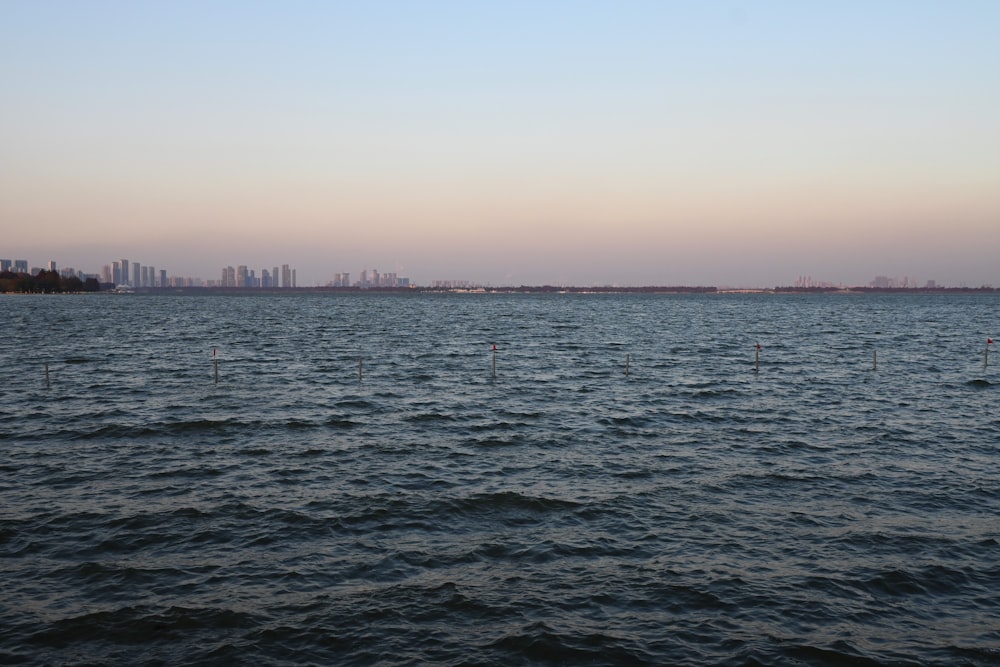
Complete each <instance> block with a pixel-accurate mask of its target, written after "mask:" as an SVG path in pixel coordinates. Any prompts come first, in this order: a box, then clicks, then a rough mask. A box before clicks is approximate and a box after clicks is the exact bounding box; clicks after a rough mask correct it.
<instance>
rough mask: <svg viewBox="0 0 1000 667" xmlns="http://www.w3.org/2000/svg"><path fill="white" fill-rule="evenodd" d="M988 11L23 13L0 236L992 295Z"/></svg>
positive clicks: (126, 250)
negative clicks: (875, 283) (890, 283)
mask: <svg viewBox="0 0 1000 667" xmlns="http://www.w3.org/2000/svg"><path fill="white" fill-rule="evenodd" d="M998 25H1000V4H997V3H994V2H987V1H985V0H964V1H963V0H960V1H959V2H955V3H946V4H942V3H923V2H916V3H915V2H904V1H902V0H884V1H882V2H877V3H859V2H844V3H832V4H831V3H827V4H802V3H795V2H787V1H778V0H773V1H765V2H755V3H750V2H741V1H740V0H719V1H717V2H707V3H687V2H677V3H660V2H646V1H638V0H637V1H635V2H627V3H623V4H621V3H617V4H612V3H599V2H582V3H578V2H573V3H570V2H562V1H555V0H554V1H553V2H545V3H525V2H517V1H515V2H512V3H505V4H504V5H503V6H502V7H501V6H488V5H481V4H478V3H453V2H443V1H432V2H428V3H419V4H416V5H405V4H384V3H378V2H376V3H361V4H358V3H314V2H309V1H306V2H303V3H296V4H295V5H293V6H284V5H281V6H279V5H269V4H250V5H247V4H245V3H233V2H227V1H223V2H218V3H210V4H208V5H205V4H202V3H190V2H180V3H170V4H164V5H160V4H155V3H154V4H135V3H123V2H117V1H110V0H98V1H97V2H93V3H87V4H86V5H77V4H73V3H66V2H58V1H55V0H40V1H39V2H32V3H14V4H12V5H11V6H9V7H7V8H6V12H5V19H4V21H3V24H2V25H0V49H2V55H3V57H2V58H0V85H3V88H4V90H5V99H6V100H7V104H5V105H3V106H2V108H0V144H2V145H3V146H4V151H3V155H2V156H0V226H2V229H3V235H2V237H0V244H2V246H3V249H2V251H3V252H4V253H5V254H10V255H16V256H18V257H55V258H57V259H58V260H59V261H60V262H61V263H63V264H66V265H71V266H75V267H94V269H92V270H95V271H97V270H99V267H100V266H102V265H103V264H105V263H106V262H107V261H108V260H107V258H108V257H131V256H136V257H139V256H141V257H146V258H148V261H149V263H150V265H152V266H156V267H169V269H170V272H171V273H172V274H174V275H178V276H184V275H187V276H201V277H202V278H204V279H218V277H217V272H218V267H219V266H225V265H227V263H228V262H227V260H226V259H225V258H240V259H239V263H240V264H245V265H247V266H253V267H255V268H256V269H258V270H259V269H261V268H263V267H268V268H269V269H270V268H272V267H273V265H274V264H273V259H272V258H274V257H280V258H284V260H283V261H284V262H288V263H290V264H293V265H295V266H296V267H297V268H298V275H297V282H298V284H300V285H304V286H309V285H316V284H325V283H326V282H327V281H329V280H331V279H332V274H333V273H336V272H340V271H344V270H347V269H348V268H349V269H350V270H351V271H354V272H357V271H359V270H360V269H361V268H362V266H363V264H365V263H367V265H368V267H372V266H379V267H383V269H382V270H384V271H385V272H387V273H389V272H392V273H396V274H398V275H400V276H402V275H406V276H410V277H411V279H412V281H413V282H414V283H415V284H430V283H432V282H433V281H435V280H470V281H476V282H481V283H485V284H494V285H518V284H526V285H544V284H553V285H583V286H585V285H611V284H615V285H623V286H628V285H699V284H716V285H732V286H749V287H753V286H768V285H779V284H783V283H789V282H791V281H794V280H795V277H796V276H800V275H814V276H824V278H823V280H830V281H835V282H841V283H843V284H848V285H851V284H853V285H861V284H865V283H867V282H868V281H870V280H872V277H873V276H877V275H884V276H906V275H916V276H919V277H925V276H926V279H933V280H935V281H937V282H938V283H940V284H945V285H961V284H966V285H982V284H1000V262H997V261H996V257H995V255H996V250H997V248H1000V197H998V196H997V193H998V192H1000V124H998V123H997V122H996V120H995V119H996V118H998V117H1000V87H998V86H996V85H994V83H995V82H996V81H1000V40H996V38H995V32H996V27H997V26H998ZM220 258H222V259H221V260H220ZM234 266H235V265H234ZM333 267H339V268H333Z"/></svg>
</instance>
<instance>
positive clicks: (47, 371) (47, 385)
mask: <svg viewBox="0 0 1000 667" xmlns="http://www.w3.org/2000/svg"><path fill="white" fill-rule="evenodd" d="M51 387H52V384H51V383H49V362H47V361H46V362H45V388H46V389H49V388H51Z"/></svg>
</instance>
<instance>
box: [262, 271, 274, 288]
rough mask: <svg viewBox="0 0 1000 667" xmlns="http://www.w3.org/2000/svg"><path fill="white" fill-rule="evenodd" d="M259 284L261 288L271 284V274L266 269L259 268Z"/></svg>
mask: <svg viewBox="0 0 1000 667" xmlns="http://www.w3.org/2000/svg"><path fill="white" fill-rule="evenodd" d="M260 286H261V287H263V288H268V287H270V286H271V274H270V273H268V272H267V269H261V270H260Z"/></svg>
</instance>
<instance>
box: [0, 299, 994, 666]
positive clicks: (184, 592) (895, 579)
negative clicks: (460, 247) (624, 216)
mask: <svg viewBox="0 0 1000 667" xmlns="http://www.w3.org/2000/svg"><path fill="white" fill-rule="evenodd" d="M998 305H1000V299H998V297H996V296H993V295H947V296H940V295H937V296H936V295H882V296H880V295H864V296H858V295H854V296H848V295H823V296H780V295H686V296H663V295H412V296H410V295H371V296H368V295H343V296H333V295H301V296H298V295H296V296H292V295H289V296H283V297H273V296H270V297H269V296H246V297H208V296H205V297H183V296H162V297H156V296H142V295H122V296H111V295H93V296H73V297H33V296H21V297H13V296H7V297H0V318H2V322H3V331H4V336H3V340H4V345H3V346H2V347H0V362H2V364H0V367H2V368H3V369H4V378H5V381H4V383H3V385H2V387H0V392H2V401H0V405H2V407H0V447H2V451H3V459H2V462H0V507H2V508H3V512H2V516H0V577H2V580H0V584H2V585H0V662H2V663H6V664H16V663H20V662H25V663H37V664H213V663H218V664H234V663H243V664H358V665H367V664H382V665H398V664H403V665H406V664H410V665H413V664H446V665H512V664H536V665H555V664H567V665H590V664H594V665H603V664H629V665H636V664H650V665H661V664H727V665H728V664H733V665H740V664H810V665H812V664H893V665H918V664H919V665H925V664H967V665H988V664H991V665H995V664H1000V597H998V595H997V592H998V591H1000V521H998V514H1000V467H998V465H997V464H998V458H1000V457H998V452H997V449H998V443H1000V416H998V414H997V404H998V398H1000V393H998V391H997V386H998V385H1000V379H998V377H997V373H998V372H1000V357H998V358H997V361H996V364H997V367H994V366H992V365H991V366H990V367H989V368H985V369H984V367H983V348H984V346H985V342H986V336H987V335H990V334H991V332H995V331H996V328H995V327H996V326H997V322H996V316H997V313H998ZM757 341H759V342H760V344H761V346H762V350H761V356H760V369H759V372H755V371H754V346H755V343H756V342H757ZM494 344H495V345H496V346H497V353H496V377H495V378H494V377H493V358H494V357H493V352H492V345H494ZM213 349H215V350H216V354H217V357H216V358H217V359H218V361H219V364H218V368H219V380H218V384H216V383H215V382H214V366H213V357H212V350H213ZM876 352H877V363H878V366H877V368H875V369H873V357H874V353H876ZM626 355H628V363H629V366H628V369H629V373H628V375H626V374H625V372H624V371H625V361H626ZM359 358H360V359H361V374H362V378H361V381H360V382H359V377H358V375H359V363H358V361H359ZM46 363H47V364H48V365H49V379H48V382H49V386H48V387H47V386H46V377H45V370H44V367H45V364H46Z"/></svg>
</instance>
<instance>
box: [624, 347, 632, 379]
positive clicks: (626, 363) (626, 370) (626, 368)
mask: <svg viewBox="0 0 1000 667" xmlns="http://www.w3.org/2000/svg"><path fill="white" fill-rule="evenodd" d="M629 356H631V355H629V353H628V352H626V353H625V375H628V362H629Z"/></svg>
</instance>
